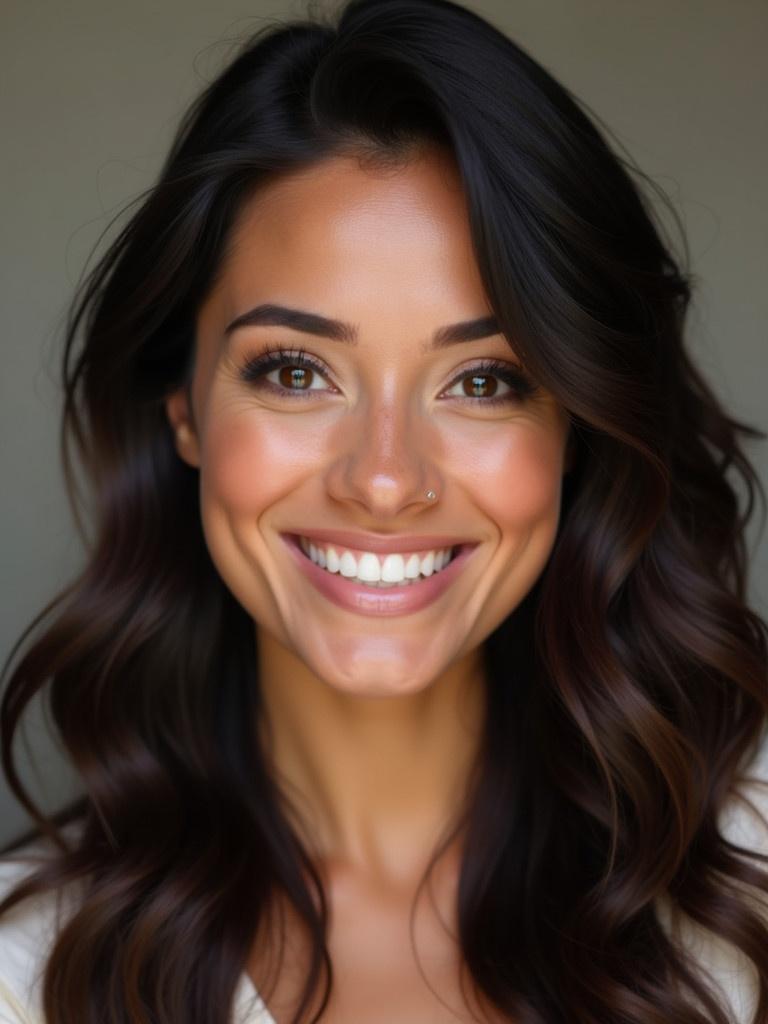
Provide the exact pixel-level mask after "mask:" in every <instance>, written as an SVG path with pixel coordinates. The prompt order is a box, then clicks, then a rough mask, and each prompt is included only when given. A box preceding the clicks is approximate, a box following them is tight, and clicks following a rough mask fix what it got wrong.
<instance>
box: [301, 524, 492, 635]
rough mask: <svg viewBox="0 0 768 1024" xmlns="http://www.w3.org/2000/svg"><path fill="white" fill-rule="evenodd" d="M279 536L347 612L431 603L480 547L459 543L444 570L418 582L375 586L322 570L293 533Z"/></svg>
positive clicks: (413, 608)
mask: <svg viewBox="0 0 768 1024" xmlns="http://www.w3.org/2000/svg"><path fill="white" fill-rule="evenodd" d="M303 536H304V535H303ZM281 537H282V538H283V540H284V541H285V543H286V546H287V547H288V549H289V551H290V552H291V555H292V556H293V558H294V559H295V560H296V564H297V565H298V567H299V569H300V570H301V572H303V573H304V575H305V576H306V577H307V579H309V581H310V582H311V583H313V584H314V585H315V587H316V588H317V589H318V590H319V591H320V593H321V594H322V595H323V596H324V597H327V598H328V600H329V601H332V602H333V603H334V604H336V605H338V606H339V607H341V608H346V609H347V610H348V611H353V612H359V613H360V614H361V615H376V616H378V615H384V616H388V615H407V614H409V613H410V612H417V611H420V610H421V609H422V608H426V606H427V605H429V604H432V602H433V601H436V600H437V598H438V597H440V595H441V594H443V593H445V591H446V590H447V589H448V588H449V587H450V585H451V584H452V583H453V581H454V580H455V579H456V578H457V576H458V575H459V573H460V572H461V571H462V569H463V568H464V566H465V565H466V564H467V561H468V560H469V558H470V557H471V555H472V552H473V551H475V550H476V549H477V548H478V547H479V546H480V545H479V544H465V545H462V546H461V550H460V551H459V553H458V555H456V557H455V558H454V559H453V561H452V562H449V563H448V565H447V566H446V567H445V569H442V570H441V571H440V572H437V573H434V574H433V575H432V576H428V577H426V578H425V579H421V580H420V581H419V582H418V583H414V584H405V585H404V586H402V587H387V588H386V589H378V588H375V587H365V586H363V585H362V584H360V583H353V582H352V581H351V580H349V579H347V578H346V577H344V576H341V575H339V574H338V573H330V572H326V570H325V569H321V568H320V566H319V565H315V563H314V562H313V561H312V559H311V558H308V557H307V556H306V555H305V554H304V552H303V551H302V550H301V548H300V547H299V543H298V538H297V536H296V535H294V534H288V533H283V534H281ZM445 546H446V547H447V546H448V545H445Z"/></svg>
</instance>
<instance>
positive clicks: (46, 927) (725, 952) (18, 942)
mask: <svg viewBox="0 0 768 1024" xmlns="http://www.w3.org/2000/svg"><path fill="white" fill-rule="evenodd" d="M751 774H753V775H755V776H757V777H758V778H760V779H765V780H766V781H767V782H768V737H766V742H764V743H763V745H762V748H761V751H760V754H759V756H758V758H757V760H756V761H755V763H754V765H753V766H752V769H751ZM746 792H747V795H748V796H749V797H750V798H751V799H752V800H753V801H754V803H755V805H756V806H757V808H758V810H759V811H760V812H762V813H763V814H764V815H766V816H767V817H768V786H766V787H759V786H753V787H751V788H750V789H749V790H748V791H746ZM720 825H721V829H722V831H723V833H724V834H725V835H726V837H727V838H728V839H730V840H731V841H732V842H735V843H739V844H740V845H743V846H746V847H748V848H749V849H754V850H759V851H760V852H761V853H768V829H766V828H765V827H764V826H763V825H762V824H760V823H759V822H758V821H757V819H756V818H755V817H754V815H752V814H751V813H750V812H749V811H748V810H747V809H746V808H745V807H744V806H742V805H741V803H740V802H734V803H733V804H732V805H731V806H729V807H727V808H726V809H725V813H724V815H723V817H722V818H721V822H720ZM72 827H73V826H72V825H70V826H66V827H65V830H64V831H65V832H67V831H68V830H69V829H71V828H72ZM41 855H42V856H44V847H43V845H42V841H40V840H38V841H37V842H35V843H29V844H27V845H26V846H24V847H23V848H22V849H20V850H17V851H15V852H14V853H13V854H8V855H6V856H5V857H0V897H4V896H5V895H6V893H8V892H9V891H10V890H11V889H12V888H13V887H14V886H15V884H16V883H17V882H18V881H20V879H21V878H22V877H23V876H25V875H26V874H28V873H29V872H30V870H31V867H32V865H33V864H34V861H35V857H36V856H38V857H39V856H41ZM61 899H62V908H63V910H64V913H65V914H66V910H67V906H68V905H70V904H69V902H68V900H67V899H65V898H64V897H61ZM58 906H59V897H57V896H55V895H54V894H52V893H44V894H43V895H42V896H36V897H34V898H31V899H28V900H22V902H21V903H20V904H17V906H16V907H14V908H13V910H12V911H11V912H10V913H9V914H5V915H3V917H0V1024H45V1022H44V1020H43V1015H42V1008H41V999H40V984H39V982H40V978H41V975H42V971H43V968H44V966H45V961H46V959H47V953H48V950H49V948H50V945H51V943H52V941H53V938H54V934H55V930H56V929H55V920H56V912H57V908H58ZM766 912H767V914H768V908H766ZM659 917H660V920H661V922H662V925H663V926H665V927H666V926H667V912H666V908H665V906H664V904H663V902H660V904H659ZM681 939H682V940H683V941H684V942H685V943H686V944H687V945H688V946H689V947H690V948H691V949H692V950H693V951H694V952H695V955H696V957H697V960H698V962H699V963H701V964H703V966H705V967H707V968H708V969H710V970H711V971H712V974H713V976H714V978H715V980H716V981H717V982H718V983H719V984H720V986H721V987H722V989H723V992H724V994H725V996H726V997H727V999H728V1000H729V1002H730V1004H731V1008H732V1014H733V1016H732V1020H733V1022H734V1024H748V1022H749V1021H751V1019H752V1014H753V1012H754V1008H755V1005H756V1001H757V986H756V979H757V972H756V971H755V969H754V967H753V965H752V963H751V961H749V960H747V958H746V957H745V956H744V955H743V954H742V953H741V952H739V951H738V950H736V949H735V948H734V947H733V946H731V945H730V944H727V943H725V942H724V941H723V940H722V939H719V938H718V937H717V936H714V935H712V934H711V933H710V932H706V931H705V930H704V929H701V928H700V927H699V926H698V925H695V924H693V923H692V922H687V921H686V922H685V923H684V924H683V927H682V932H681ZM232 1024H275V1021H274V1019H273V1018H272V1016H271V1014H270V1013H269V1011H268V1010H267V1008H266V1006H265V1005H264V1002H263V1000H262V999H261V997H260V996H259V994H258V992H257V991H256V988H255V987H254V985H253V983H252V982H251V980H250V977H249V976H248V974H247V973H246V972H243V974H242V976H241V978H240V982H239V984H238V987H237V990H236V993H235V999H234V1008H233V1016H232Z"/></svg>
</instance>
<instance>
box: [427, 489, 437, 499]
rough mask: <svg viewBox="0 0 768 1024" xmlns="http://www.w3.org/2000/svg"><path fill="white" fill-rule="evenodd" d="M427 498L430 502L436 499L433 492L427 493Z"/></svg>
mask: <svg viewBox="0 0 768 1024" xmlns="http://www.w3.org/2000/svg"><path fill="white" fill-rule="evenodd" d="M427 497H428V498H429V500H430V501H432V499H433V498H436V497H437V495H436V494H435V492H434V491H427Z"/></svg>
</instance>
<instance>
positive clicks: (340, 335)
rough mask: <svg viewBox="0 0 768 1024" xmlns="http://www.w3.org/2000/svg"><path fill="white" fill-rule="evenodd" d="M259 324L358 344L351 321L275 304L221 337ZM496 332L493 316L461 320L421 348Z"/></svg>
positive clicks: (245, 315)
mask: <svg viewBox="0 0 768 1024" xmlns="http://www.w3.org/2000/svg"><path fill="white" fill-rule="evenodd" d="M259 326H269V327H290V328H292V329H293V330H294V331H303V332H304V333H305V334H315V335H317V336H318V337H322V338H331V339H332V340H333V341H340V342H342V343H343V344H345V345H357V344H358V331H357V328H356V327H355V326H354V325H353V324H348V323H344V321H342V320H331V319H329V318H328V317H325V316H320V314H319V313H309V312H307V311H306V310H301V309H291V308H289V307H288V306H277V305H274V304H273V303H265V304H263V305H261V306H255V307H254V308H253V309H249V310H248V312H247V313H241V315H240V316H238V317H236V318H235V319H234V320H233V321H232V323H231V324H228V325H227V327H226V328H225V329H224V336H225V337H228V336H229V335H230V334H232V333H233V332H234V331H236V330H239V329H240V328H241V327H259ZM500 333H501V331H500V329H499V324H498V321H497V319H496V317H494V316H484V317H479V318H478V319H477V320H464V321H462V322H461V323H457V324H447V325H446V326H444V327H438V329H437V330H436V331H435V332H434V334H433V335H432V341H431V344H428V345H426V346H424V350H428V349H430V348H433V349H439V348H445V347H446V346H448V345H455V344H456V343H457V342H461V341H476V340H477V339H479V338H489V337H491V336H492V335H494V334H500Z"/></svg>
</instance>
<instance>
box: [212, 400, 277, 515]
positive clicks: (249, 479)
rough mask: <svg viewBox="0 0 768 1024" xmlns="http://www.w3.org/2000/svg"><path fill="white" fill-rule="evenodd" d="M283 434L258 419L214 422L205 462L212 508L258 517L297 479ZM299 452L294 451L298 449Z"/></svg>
mask: <svg viewBox="0 0 768 1024" xmlns="http://www.w3.org/2000/svg"><path fill="white" fill-rule="evenodd" d="M280 436H281V435H280V433H279V431H275V429H274V427H273V426H270V425H268V424H267V422H266V421H264V420H262V421H260V420H259V418H258V417H257V416H253V415H251V416H248V415H242V414H241V415H238V416H231V417H224V416H221V417H219V418H218V419H216V420H215V422H212V423H211V426H210V429H209V431H208V433H207V434H206V437H205V443H204V446H203V452H202V460H201V487H202V489H203V490H204V491H205V495H206V502H207V503H208V504H211V503H213V504H216V505H221V506H223V507H225V508H226V509H227V511H229V512H230V513H232V514H233V515H235V516H237V515H238V514H240V513H243V514H246V515H248V516H250V517H257V516H258V515H259V514H260V513H261V511H262V510H264V509H266V508H268V507H269V506H270V504H271V503H272V501H273V500H277V499H278V497H279V495H280V494H281V493H283V492H284V490H285V487H286V483H287V482H289V481H290V480H291V479H292V478H294V477H295V476H296V470H297V467H293V469H292V466H291V458H290V452H289V451H287V450H286V449H287V446H286V445H285V444H280V443H279V439H280ZM294 450H295V449H294Z"/></svg>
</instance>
